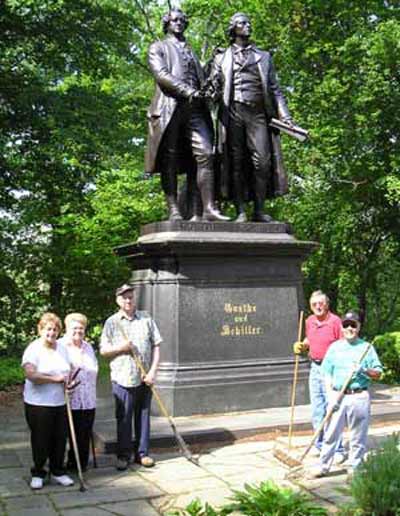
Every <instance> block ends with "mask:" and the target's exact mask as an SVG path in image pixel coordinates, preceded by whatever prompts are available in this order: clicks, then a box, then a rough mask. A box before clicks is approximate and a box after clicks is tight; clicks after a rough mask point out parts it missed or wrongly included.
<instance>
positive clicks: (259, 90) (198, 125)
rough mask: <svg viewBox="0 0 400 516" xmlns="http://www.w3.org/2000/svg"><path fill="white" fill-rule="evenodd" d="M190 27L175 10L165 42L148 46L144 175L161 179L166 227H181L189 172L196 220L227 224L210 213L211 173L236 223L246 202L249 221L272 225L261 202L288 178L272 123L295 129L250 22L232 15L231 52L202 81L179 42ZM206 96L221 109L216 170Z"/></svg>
mask: <svg viewBox="0 0 400 516" xmlns="http://www.w3.org/2000/svg"><path fill="white" fill-rule="evenodd" d="M187 25H188V21H187V17H186V16H185V14H184V13H183V12H182V11H181V10H180V9H172V10H171V11H170V12H169V13H167V14H166V15H165V16H164V17H163V29H164V33H166V38H165V39H164V40H163V41H157V42H155V43H153V44H152V45H151V46H150V50H149V65H150V69H151V71H152V73H153V75H154V78H155V81H156V92H155V95H154V98H153V100H152V103H151V106H150V109H149V112H148V117H149V138H148V145H147V152H146V171H147V172H150V173H154V172H159V173H160V174H161V181H162V187H163V190H164V193H165V195H166V200H167V203H168V208H169V219H170V220H182V214H181V213H180V209H179V205H178V200H177V197H178V196H177V184H178V181H177V178H178V174H179V173H180V172H186V173H187V184H188V192H189V195H190V196H191V197H192V201H193V204H194V220H199V218H200V215H201V219H202V220H205V221H222V220H228V218H227V217H224V216H223V215H222V214H221V213H220V212H219V210H218V209H217V208H216V206H215V199H214V195H215V188H214V185H215V183H216V178H215V174H219V177H218V181H217V183H218V185H219V192H218V197H219V198H220V199H225V200H230V201H233V202H234V204H235V207H236V212H237V218H236V221H237V222H246V221H247V215H246V211H245V204H246V202H248V201H252V202H253V206H254V209H253V216H252V220H253V221H255V222H270V221H271V220H272V218H271V217H270V216H269V215H267V214H266V213H265V212H264V202H265V199H266V198H267V197H274V196H276V195H282V194H284V193H286V192H287V177H286V173H285V170H284V168H283V163H282V155H281V148H280V141H279V133H278V132H276V131H275V130H273V129H271V127H270V126H269V123H270V120H271V118H278V119H280V120H281V121H282V122H284V123H287V124H288V125H289V126H290V125H292V121H291V117H290V114H289V110H288V108H287V105H286V102H285V99H284V96H283V94H282V92H281V90H280V88H279V85H278V82H277V79H276V77H275V72H274V67H273V63H272V58H271V55H270V54H269V53H268V52H265V51H262V50H259V49H258V48H257V47H255V46H254V45H253V44H252V43H251V41H250V36H251V23H250V20H249V18H248V16H246V15H245V14H243V13H236V14H235V15H234V16H232V18H231V20H230V25H229V29H228V36H229V40H230V46H229V47H228V48H227V49H226V50H225V51H223V52H220V53H218V54H216V56H215V58H214V60H213V63H212V65H211V71H210V74H209V77H208V78H207V82H205V81H206V78H205V77H204V72H203V70H202V68H201V65H200V63H199V61H198V59H197V57H196V56H195V54H194V53H193V50H192V49H191V48H190V46H189V45H188V43H187V42H186V39H185V37H184V32H185V29H186V27H187ZM205 84H206V85H207V87H206V89H205ZM206 92H212V96H213V98H214V99H217V103H218V118H217V152H218V158H219V160H218V161H219V164H220V167H219V170H218V171H217V170H216V167H215V166H214V162H215V160H214V134H213V127H212V120H211V116H210V112H209V109H208V106H207V103H206V101H205V98H204V96H205V95H207V93H206ZM199 197H200V198H201V203H200V202H199V201H200V200H199ZM200 205H202V213H200V212H199V206H200Z"/></svg>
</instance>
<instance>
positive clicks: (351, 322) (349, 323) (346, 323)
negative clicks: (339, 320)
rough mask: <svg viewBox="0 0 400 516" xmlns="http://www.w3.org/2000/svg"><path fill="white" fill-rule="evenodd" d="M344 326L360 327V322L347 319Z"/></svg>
mask: <svg viewBox="0 0 400 516" xmlns="http://www.w3.org/2000/svg"><path fill="white" fill-rule="evenodd" d="M342 326H343V328H354V329H356V328H358V323H356V322H355V321H345V322H344V323H343V324H342Z"/></svg>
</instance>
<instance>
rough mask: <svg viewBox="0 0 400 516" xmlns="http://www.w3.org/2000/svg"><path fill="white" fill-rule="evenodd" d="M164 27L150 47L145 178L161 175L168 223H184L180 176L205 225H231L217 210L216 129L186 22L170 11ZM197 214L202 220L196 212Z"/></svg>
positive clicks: (196, 217)
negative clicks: (152, 80)
mask: <svg viewBox="0 0 400 516" xmlns="http://www.w3.org/2000/svg"><path fill="white" fill-rule="evenodd" d="M162 23H163V31H164V33H165V34H166V37H165V39H164V40H163V41H156V42H154V43H152V45H151V46H150V49H149V56H148V60H149V66H150V70H151V72H152V73H153V75H154V78H155V81H156V91H155V95H154V97H153V100H152V103H151V105H150V108H149V111H148V119H149V136H148V142H147V149H146V160H145V161H146V163H145V165H146V172H150V173H157V172H159V173H160V174H161V182H162V187H163V190H164V193H165V195H166V200H167V204H168V208H169V220H182V214H181V213H180V210H179V205H178V201H177V187H178V173H182V172H186V174H187V184H188V191H189V196H192V197H193V199H192V201H195V200H196V196H197V197H198V191H199V192H200V196H201V202H202V206H203V209H202V220H206V221H218V220H220V221H223V220H229V219H228V218H227V217H224V216H223V215H222V214H221V213H220V212H219V211H218V210H217V209H216V208H215V206H214V169H213V163H214V156H213V128H212V121H211V116H210V112H209V110H208V108H207V105H206V103H205V100H204V97H203V94H202V90H201V88H202V86H203V82H204V75H203V70H202V68H201V65H200V63H199V61H198V59H197V57H196V56H195V54H194V52H193V50H192V49H191V47H190V46H189V45H188V43H187V42H186V39H185V37H184V32H185V29H186V27H187V26H188V19H187V16H186V15H185V14H184V13H183V12H182V11H181V10H180V9H171V10H170V11H169V12H168V13H167V14H165V15H164V16H163V18H162ZM199 204H200V203H198V205H199ZM194 212H195V218H194V220H198V219H199V210H198V208H194ZM192 220H193V219H192Z"/></svg>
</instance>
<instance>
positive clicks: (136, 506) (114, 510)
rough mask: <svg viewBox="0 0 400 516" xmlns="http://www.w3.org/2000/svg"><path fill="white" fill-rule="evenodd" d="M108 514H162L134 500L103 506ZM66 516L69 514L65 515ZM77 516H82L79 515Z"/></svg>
mask: <svg viewBox="0 0 400 516" xmlns="http://www.w3.org/2000/svg"><path fill="white" fill-rule="evenodd" d="M99 508H101V509H102V510H104V511H107V514H118V516H159V515H160V513H159V512H158V511H156V510H155V509H154V507H153V506H152V505H151V504H150V503H148V502H145V501H143V500H134V501H131V502H123V503H113V504H107V505H101V506H100V507H99ZM64 514H65V515H66V516H67V515H68V513H64ZM77 516H80V515H79V514H77Z"/></svg>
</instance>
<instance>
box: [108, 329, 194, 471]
mask: <svg viewBox="0 0 400 516" xmlns="http://www.w3.org/2000/svg"><path fill="white" fill-rule="evenodd" d="M118 327H119V329H120V331H121V333H122V337H123V338H124V339H125V340H126V341H127V342H129V338H128V335H127V334H126V332H125V330H124V328H123V327H122V325H121V324H119V325H118ZM131 354H132V357H133V359H134V361H135V363H136V366H137V368H138V369H139V371H140V372H141V374H142V375H143V376H146V374H147V373H146V370H145V368H144V367H143V364H142V362H141V360H140V358H139V357H138V356H137V354H136V353H135V352H134V351H133V349H132V351H131ZM149 387H150V389H151V392H152V393H153V396H154V397H155V399H156V401H157V403H158V406H159V407H160V410H161V412H162V414H163V416H164V417H166V418H167V420H168V423H169V425H170V427H171V429H172V432H173V434H174V436H175V439H176V442H177V443H178V446H179V449H180V450H181V452H182V454H183V456H184V457H185V458H186V459H187V460H188V461H190V462H192V463H193V464H195V465H196V466H199V467H200V464H199V461H198V460H197V459H196V458H195V457H193V455H192V453H191V452H190V450H189V448H188V446H187V444H186V443H185V441H184V440H183V437H182V436H181V434H180V433H179V432H178V429H177V428H176V426H175V423H174V420H173V419H172V417H171V416H170V415H169V414H168V411H167V409H166V407H165V405H164V403H163V401H162V399H161V398H160V395H159V394H158V392H157V389H156V388H155V386H154V385H149Z"/></svg>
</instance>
